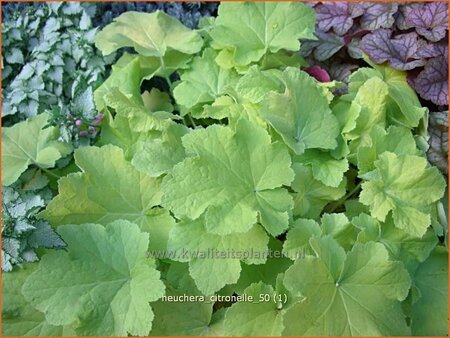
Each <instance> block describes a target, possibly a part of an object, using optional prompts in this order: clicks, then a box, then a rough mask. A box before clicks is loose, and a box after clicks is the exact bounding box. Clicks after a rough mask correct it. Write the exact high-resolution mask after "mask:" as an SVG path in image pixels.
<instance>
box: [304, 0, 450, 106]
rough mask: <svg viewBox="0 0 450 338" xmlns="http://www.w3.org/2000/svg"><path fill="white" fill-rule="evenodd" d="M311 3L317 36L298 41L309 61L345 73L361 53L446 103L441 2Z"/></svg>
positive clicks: (444, 7)
mask: <svg viewBox="0 0 450 338" xmlns="http://www.w3.org/2000/svg"><path fill="white" fill-rule="evenodd" d="M313 6H314V9H315V11H316V13H317V24H316V28H317V31H316V36H317V38H318V40H315V41H309V42H307V43H305V44H303V47H302V53H303V55H304V56H307V55H310V56H311V58H312V61H313V62H314V61H316V62H317V61H319V63H322V62H323V64H322V65H323V66H324V67H325V68H326V69H328V71H329V72H330V73H331V75H332V78H333V79H338V80H346V79H348V76H349V75H350V71H351V70H353V69H356V68H357V67H358V61H357V60H358V59H361V58H362V56H363V53H366V54H367V55H368V56H369V57H370V59H371V60H372V61H373V62H375V63H377V64H382V63H385V62H386V63H388V64H389V65H390V66H391V67H392V68H394V69H397V70H405V71H408V81H409V83H410V85H411V86H412V87H413V88H414V89H415V90H416V92H417V93H418V94H419V95H420V97H422V98H423V99H425V100H428V101H431V102H432V103H434V104H435V105H437V106H448V100H447V96H448V78H447V73H448V72H447V69H448V47H447V44H448V28H447V24H448V8H447V3H446V2H437V1H436V2H422V3H413V2H410V3H397V2H384V3H375V2H372V3H371V2H364V3H350V2H318V3H316V4H314V5H313ZM331 57H332V58H331ZM352 58H353V59H356V60H355V61H354V62H352V61H351V59H352ZM327 60H328V61H327Z"/></svg>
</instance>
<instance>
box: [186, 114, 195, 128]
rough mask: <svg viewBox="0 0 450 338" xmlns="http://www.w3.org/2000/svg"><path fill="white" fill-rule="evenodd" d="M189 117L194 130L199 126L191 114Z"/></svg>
mask: <svg viewBox="0 0 450 338" xmlns="http://www.w3.org/2000/svg"><path fill="white" fill-rule="evenodd" d="M187 116H188V117H189V121H191V123H192V125H193V126H194V129H195V128H197V125H196V124H195V122H194V119H193V117H192V116H191V114H187Z"/></svg>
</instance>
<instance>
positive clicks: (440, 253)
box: [411, 247, 448, 336]
mask: <svg viewBox="0 0 450 338" xmlns="http://www.w3.org/2000/svg"><path fill="white" fill-rule="evenodd" d="M413 285H414V286H415V287H416V288H417V291H418V293H419V297H420V298H419V299H418V300H417V301H416V302H414V303H413V305H412V309H411V330H412V334H413V335H415V336H445V335H447V333H448V251H447V249H445V248H443V247H437V248H436V249H435V250H434V251H433V252H432V253H431V255H430V257H429V258H428V259H427V260H426V261H425V262H423V263H422V264H421V265H420V266H419V268H418V269H417V270H416V272H415V274H414V276H413Z"/></svg>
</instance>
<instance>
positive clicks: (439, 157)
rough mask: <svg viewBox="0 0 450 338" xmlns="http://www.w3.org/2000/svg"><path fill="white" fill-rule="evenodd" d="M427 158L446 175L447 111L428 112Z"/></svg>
mask: <svg viewBox="0 0 450 338" xmlns="http://www.w3.org/2000/svg"><path fill="white" fill-rule="evenodd" d="M428 130H429V133H430V140H429V144H430V148H428V151H427V157H428V160H429V161H430V162H431V164H433V165H435V166H437V167H438V168H439V169H441V170H442V171H443V172H444V173H446V174H447V175H448V111H442V112H434V113H430V120H429V127H428Z"/></svg>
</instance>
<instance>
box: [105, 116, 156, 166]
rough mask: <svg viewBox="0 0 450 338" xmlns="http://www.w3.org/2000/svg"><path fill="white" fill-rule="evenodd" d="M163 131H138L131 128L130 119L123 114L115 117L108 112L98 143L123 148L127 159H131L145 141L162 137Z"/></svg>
mask: <svg viewBox="0 0 450 338" xmlns="http://www.w3.org/2000/svg"><path fill="white" fill-rule="evenodd" d="M161 135H162V133H161V132H160V131H157V130H151V131H148V132H145V133H138V132H135V131H134V130H132V129H131V126H130V120H129V119H128V118H127V117H125V116H123V115H117V114H116V115H115V116H114V118H113V117H112V115H111V114H110V113H109V112H106V114H105V117H104V119H103V121H102V132H101V134H100V140H99V143H98V145H100V146H101V145H107V144H112V145H115V146H117V147H120V148H122V150H123V152H124V155H125V159H126V160H131V159H132V158H133V156H134V155H135V154H136V153H137V152H138V151H139V150H141V149H142V147H143V145H144V143H146V142H149V141H150V140H154V139H158V138H160V137H161Z"/></svg>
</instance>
